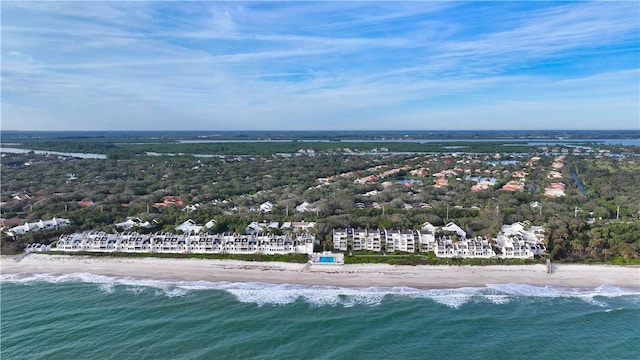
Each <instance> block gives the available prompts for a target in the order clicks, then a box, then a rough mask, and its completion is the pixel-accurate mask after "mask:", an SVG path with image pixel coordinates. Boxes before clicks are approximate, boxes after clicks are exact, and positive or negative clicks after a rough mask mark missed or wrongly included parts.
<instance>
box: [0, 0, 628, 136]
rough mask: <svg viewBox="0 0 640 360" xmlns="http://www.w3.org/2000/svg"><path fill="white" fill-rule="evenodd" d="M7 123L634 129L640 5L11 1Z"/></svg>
mask: <svg viewBox="0 0 640 360" xmlns="http://www.w3.org/2000/svg"><path fill="white" fill-rule="evenodd" d="M1 10H2V24H1V27H2V39H1V44H2V64H1V69H2V119H1V127H2V129H3V130H181V129H184V130H358V129H372V130H475V129H477V130H490V129H640V4H639V3H638V2H636V1H622V2H548V1H535V2H524V1H513V2H507V1H500V2H456V1H453V2H445V1H433V2H432V1H413V2H383V1H377V2H351V1H341V2H328V1H321V2H282V1H277V2H276V1H271V2H204V1H189V2H169V1H152V2H140V1H135V2H111V1H100V2H96V1H93V2H77V1H65V2H44V1H39V2H24V1H20V2H10V1H2V3H1Z"/></svg>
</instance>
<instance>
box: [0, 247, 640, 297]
mask: <svg viewBox="0 0 640 360" xmlns="http://www.w3.org/2000/svg"><path fill="white" fill-rule="evenodd" d="M0 273H1V274H19V273H22V274H38V273H49V274H70V273H91V274H96V275H108V276H116V277H130V278H140V279H156V280H185V281H196V280H204V281H213V282H216V281H229V282H264V283H274V284H304V285H334V286H345V287H370V286H381V287H393V286H407V287H413V288H419V289H436V288H458V287H467V286H484V285H487V284H508V283H515V284H530V285H537V286H545V285H550V286H561V287H578V288H585V287H597V286H600V285H611V286H620V287H631V288H640V267H638V266H610V265H577V264H554V267H553V272H552V273H551V274H549V273H547V268H546V266H545V265H542V264H537V265H495V266H426V265H418V266H400V265H387V264H359V265H320V264H314V265H311V266H309V265H308V264H293V263H280V262H246V261H235V260H201V259H165V258H111V257H91V256H72V255H44V254H29V255H27V256H24V257H16V256H6V255H4V256H1V257H0Z"/></svg>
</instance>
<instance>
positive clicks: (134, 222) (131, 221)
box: [116, 217, 153, 230]
mask: <svg viewBox="0 0 640 360" xmlns="http://www.w3.org/2000/svg"><path fill="white" fill-rule="evenodd" d="M116 227H119V228H122V229H125V230H129V229H131V228H134V227H141V228H151V227H153V225H152V224H151V223H150V222H149V221H145V222H142V220H140V219H139V218H137V217H128V218H127V220H126V221H124V222H121V223H117V224H116Z"/></svg>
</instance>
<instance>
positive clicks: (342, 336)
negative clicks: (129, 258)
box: [0, 273, 640, 360]
mask: <svg viewBox="0 0 640 360" xmlns="http://www.w3.org/2000/svg"><path fill="white" fill-rule="evenodd" d="M0 310H1V319H0V320H1V338H0V340H1V341H0V358H1V359H3V360H4V359H30V360H32V359H638V357H639V356H640V291H639V290H638V289H624V288H617V287H610V286H600V287H598V288H591V289H567V288H558V287H539V286H530V285H523V284H506V285H487V286H486V287H473V288H459V289H432V290H423V289H413V288H404V287H403V288H340V287H332V286H302V285H274V284H265V283H229V282H217V283H215V282H206V281H195V282H179V281H158V280H140V279H132V278H114V277H108V276H98V275H92V274H87V273H76V274H68V275H49V274H39V275H15V274H5V275H2V276H1V279H0Z"/></svg>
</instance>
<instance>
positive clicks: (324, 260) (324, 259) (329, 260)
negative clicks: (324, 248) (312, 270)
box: [318, 256, 335, 263]
mask: <svg viewBox="0 0 640 360" xmlns="http://www.w3.org/2000/svg"><path fill="white" fill-rule="evenodd" d="M318 262H321V263H333V262H335V258H334V257H333V256H320V258H319V259H318Z"/></svg>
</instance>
